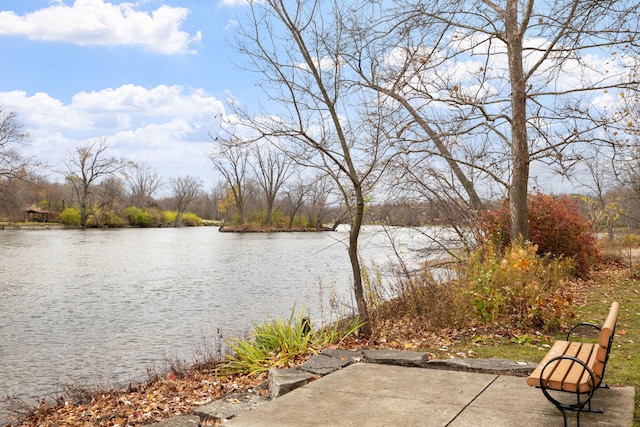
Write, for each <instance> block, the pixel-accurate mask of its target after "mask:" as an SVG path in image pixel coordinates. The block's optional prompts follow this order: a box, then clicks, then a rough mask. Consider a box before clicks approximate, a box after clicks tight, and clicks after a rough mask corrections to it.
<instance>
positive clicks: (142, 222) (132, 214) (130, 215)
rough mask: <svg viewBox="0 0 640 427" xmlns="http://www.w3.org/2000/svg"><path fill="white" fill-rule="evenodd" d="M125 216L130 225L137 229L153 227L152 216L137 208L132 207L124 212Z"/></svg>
mask: <svg viewBox="0 0 640 427" xmlns="http://www.w3.org/2000/svg"><path fill="white" fill-rule="evenodd" d="M124 214H125V216H126V217H127V221H129V224H130V225H133V226H136V227H149V226H151V221H152V218H151V214H149V212H147V211H144V210H142V209H140V208H137V207H135V206H130V207H128V208H126V209H125V210H124Z"/></svg>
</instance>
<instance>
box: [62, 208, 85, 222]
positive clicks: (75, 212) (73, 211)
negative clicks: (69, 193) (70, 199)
mask: <svg viewBox="0 0 640 427" xmlns="http://www.w3.org/2000/svg"><path fill="white" fill-rule="evenodd" d="M60 222H61V223H63V224H66V225H73V226H78V225H80V223H81V219H80V208H79V207H77V206H73V207H70V208H66V209H65V210H63V211H62V213H61V214H60Z"/></svg>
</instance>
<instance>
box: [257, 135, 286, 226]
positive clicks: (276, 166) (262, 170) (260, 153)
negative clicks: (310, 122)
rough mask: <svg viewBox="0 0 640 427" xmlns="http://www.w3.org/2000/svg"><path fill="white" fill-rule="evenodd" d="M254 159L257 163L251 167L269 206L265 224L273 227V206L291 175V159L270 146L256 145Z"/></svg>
mask: <svg viewBox="0 0 640 427" xmlns="http://www.w3.org/2000/svg"><path fill="white" fill-rule="evenodd" d="M253 157H254V159H255V162H254V163H252V165H251V167H252V168H253V171H254V173H255V175H256V177H257V182H258V185H259V186H260V188H261V189H262V192H263V194H264V198H265V201H266V204H267V213H266V219H265V223H266V225H267V226H270V225H271V215H272V212H273V205H274V203H275V201H276V197H277V196H278V193H279V191H280V188H281V187H282V185H283V184H284V183H285V181H286V180H287V179H288V178H289V176H290V175H291V172H290V171H291V163H292V161H291V159H290V158H289V157H288V156H286V155H285V154H284V153H283V152H282V151H280V150H278V149H276V148H274V147H272V146H271V145H270V144H266V145H259V144H256V145H254V150H253Z"/></svg>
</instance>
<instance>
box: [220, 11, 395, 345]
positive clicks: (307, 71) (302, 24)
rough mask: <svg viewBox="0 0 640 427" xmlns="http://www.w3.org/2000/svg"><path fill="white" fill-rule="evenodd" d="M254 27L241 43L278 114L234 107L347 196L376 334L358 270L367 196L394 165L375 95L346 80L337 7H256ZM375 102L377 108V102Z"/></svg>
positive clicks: (360, 299) (353, 244)
mask: <svg viewBox="0 0 640 427" xmlns="http://www.w3.org/2000/svg"><path fill="white" fill-rule="evenodd" d="M250 6H251V12H250V14H251V17H250V23H249V24H247V25H246V26H244V27H243V28H242V30H241V35H240V38H239V40H238V41H237V46H238V47H239V50H240V51H241V52H242V53H244V54H245V55H246V58H247V59H248V62H249V63H250V64H251V67H252V69H253V70H254V71H256V72H258V73H260V75H261V77H262V78H263V81H264V83H265V84H264V85H263V87H264V88H265V89H266V90H267V92H268V96H269V97H270V99H271V100H272V101H275V102H276V103H277V105H278V107H277V113H276V114H277V117H274V112H273V111H272V110H270V111H269V112H267V111H264V112H262V114H260V115H255V114H251V113H249V112H247V111H245V110H244V109H243V108H240V107H239V106H238V105H234V106H232V108H233V110H234V113H236V115H237V116H238V117H239V118H240V120H241V122H242V124H243V125H244V126H246V127H247V128H250V129H252V130H253V131H254V132H255V135H256V136H255V138H256V140H260V139H277V140H279V141H281V144H280V146H281V147H282V149H283V150H284V151H285V152H286V153H287V155H289V157H291V158H292V159H293V160H295V161H296V162H297V163H298V164H300V165H303V166H306V167H313V168H316V169H320V170H322V171H323V172H324V173H326V174H327V175H329V176H330V177H331V178H332V179H333V180H334V181H335V182H336V184H337V186H338V188H339V189H340V191H341V192H342V196H343V203H344V205H345V206H347V208H348V212H349V216H350V218H349V220H350V221H349V222H350V223H351V229H350V233H349V244H348V248H347V249H348V254H349V259H350V262H351V268H352V273H353V282H354V283H353V290H354V294H355V300H356V303H357V306H358V314H359V317H360V320H361V321H363V322H365V324H366V326H365V327H364V328H363V330H362V332H363V333H364V334H370V333H371V325H370V324H369V323H368V321H369V314H368V309H367V304H366V300H365V295H364V290H363V283H362V272H361V268H360V260H359V251H358V238H359V235H360V230H361V225H362V218H363V212H364V209H365V202H366V199H367V195H368V193H369V192H370V191H372V189H373V188H374V186H375V184H376V182H377V181H378V179H379V177H380V173H381V171H382V170H384V167H385V165H386V163H387V162H388V157H389V156H388V153H389V151H388V149H389V146H388V145H387V144H386V142H388V141H387V138H386V137H385V135H384V134H382V133H381V132H380V130H381V127H380V117H381V115H380V114H379V111H378V108H379V105H380V103H379V102H377V101H378V100H377V99H376V94H375V93H373V92H371V91H369V92H367V91H365V90H363V88H362V87H357V85H355V84H354V81H353V80H352V79H351V78H350V76H349V75H347V74H344V71H345V69H344V67H343V58H342V49H343V47H344V46H343V44H344V42H345V41H346V39H347V37H346V32H347V29H346V28H344V27H343V24H342V22H341V21H342V18H341V16H340V14H341V11H340V10H339V9H338V8H337V7H336V4H334V3H333V2H321V1H319V0H316V1H309V2H294V3H288V2H285V1H282V0H266V1H264V2H252V3H251V5H250ZM372 100H373V102H371V101H372Z"/></svg>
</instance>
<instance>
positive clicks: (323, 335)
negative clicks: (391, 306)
mask: <svg viewBox="0 0 640 427" xmlns="http://www.w3.org/2000/svg"><path fill="white" fill-rule="evenodd" d="M360 327H362V323H360V322H358V320H357V319H354V320H352V321H350V322H347V323H335V324H334V325H333V326H331V327H327V328H322V329H320V330H316V329H314V328H313V326H312V325H311V323H310V321H309V318H308V317H306V316H305V315H304V311H303V312H301V313H299V314H297V315H296V314H295V309H294V310H292V311H291V315H290V316H289V318H288V319H286V320H283V319H277V320H271V321H270V322H267V323H264V324H261V325H254V327H253V333H252V334H251V338H250V339H248V340H240V339H231V340H228V341H227V345H229V347H230V348H231V351H232V354H230V355H228V356H227V361H226V363H225V364H224V365H223V366H222V371H223V372H224V373H244V374H249V375H257V376H259V375H262V374H264V373H266V372H268V371H269V369H270V368H272V367H290V366H292V365H293V364H295V363H296V362H298V361H300V359H301V358H302V357H303V356H305V355H306V354H308V353H310V352H312V353H313V352H316V351H317V349H318V348H322V347H324V346H326V345H328V344H332V343H337V342H339V341H341V340H343V339H344V338H346V337H347V336H349V335H351V334H352V333H354V332H355V331H356V330H357V329H359V328H360Z"/></svg>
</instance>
